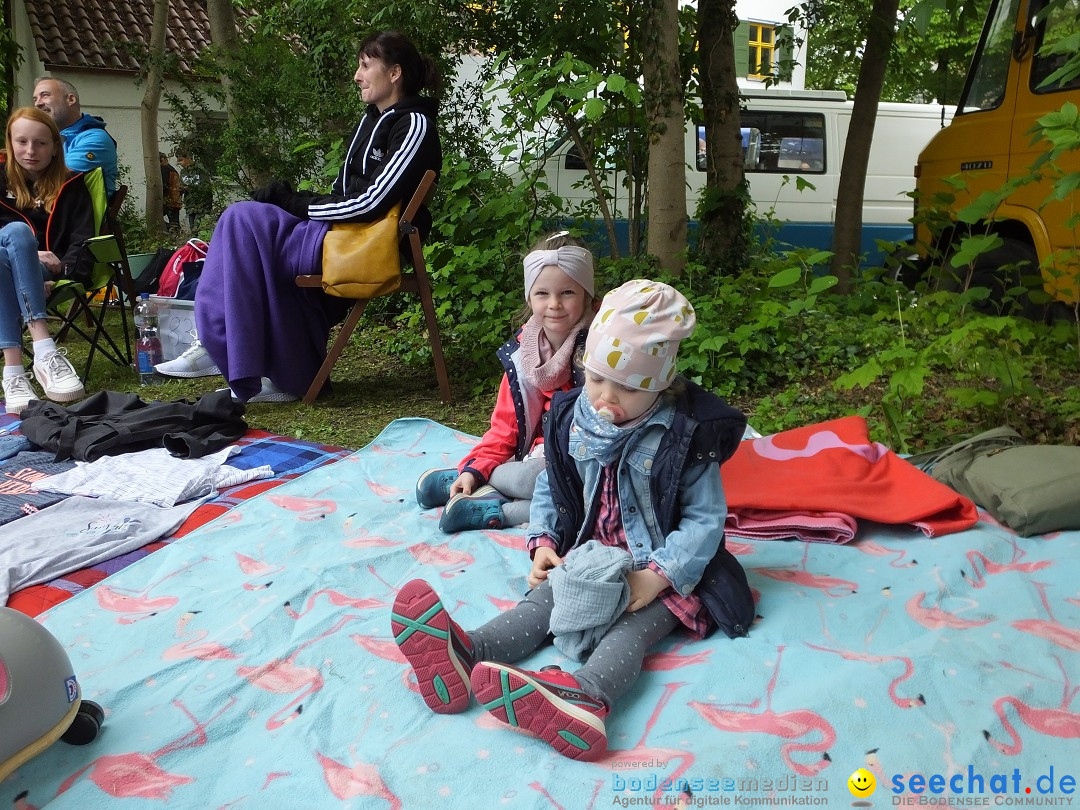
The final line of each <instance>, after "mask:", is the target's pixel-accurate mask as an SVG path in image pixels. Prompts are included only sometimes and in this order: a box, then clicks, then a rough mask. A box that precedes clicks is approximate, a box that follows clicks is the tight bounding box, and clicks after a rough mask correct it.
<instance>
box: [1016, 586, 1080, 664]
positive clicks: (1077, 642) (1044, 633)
mask: <svg viewBox="0 0 1080 810" xmlns="http://www.w3.org/2000/svg"><path fill="white" fill-rule="evenodd" d="M1031 584H1032V585H1034V586H1035V588H1036V590H1038V592H1039V599H1040V601H1041V602H1042V604H1043V609H1044V610H1045V611H1046V615H1047V616H1049V617H1050V618H1049V620H1047V619H1021V620H1020V621H1016V622H1013V623H1012V626H1013V627H1015V628H1016V629H1017V630H1020V631H1021V632H1024V633H1031V634H1032V635H1035V636H1038V637H1039V638H1044V639H1046V640H1047V641H1049V642H1051V643H1052V644H1057V645H1058V646H1059V647H1064V648H1065V649H1067V650H1072V651H1073V652H1078V651H1080V630H1077V629H1076V628H1075V627H1066V626H1065V625H1063V624H1062V623H1061V622H1059V621H1058V620H1057V619H1055V618H1054V613H1053V611H1052V610H1050V601H1049V600H1048V599H1047V598H1046V583H1045V582H1035V581H1034V580H1032V582H1031Z"/></svg>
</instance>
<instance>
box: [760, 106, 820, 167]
mask: <svg viewBox="0 0 1080 810" xmlns="http://www.w3.org/2000/svg"><path fill="white" fill-rule="evenodd" d="M741 123H742V127H743V131H744V132H749V131H750V130H757V131H758V132H760V133H761V141H760V146H759V151H758V156H757V163H756V165H755V166H749V167H747V171H751V172H784V173H787V172H799V173H803V174H821V173H823V172H824V171H825V116H824V115H820V114H818V113H796V112H766V111H758V110H743V112H742V118H741ZM747 143H748V139H746V138H744V148H745V144H747Z"/></svg>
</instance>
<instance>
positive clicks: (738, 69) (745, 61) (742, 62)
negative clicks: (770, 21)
mask: <svg viewBox="0 0 1080 810" xmlns="http://www.w3.org/2000/svg"><path fill="white" fill-rule="evenodd" d="M732 37H733V38H734V40H735V75H736V76H746V75H748V74H749V73H750V26H749V25H748V24H747V23H746V21H745V20H739V25H738V27H736V29H735V31H734V32H733V33H732Z"/></svg>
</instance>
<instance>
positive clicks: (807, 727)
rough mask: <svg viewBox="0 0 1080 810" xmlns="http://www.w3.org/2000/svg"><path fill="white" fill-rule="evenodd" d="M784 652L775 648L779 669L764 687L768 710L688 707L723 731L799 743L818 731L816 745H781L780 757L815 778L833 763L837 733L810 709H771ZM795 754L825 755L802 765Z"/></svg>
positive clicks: (801, 773) (692, 704) (753, 706)
mask: <svg viewBox="0 0 1080 810" xmlns="http://www.w3.org/2000/svg"><path fill="white" fill-rule="evenodd" d="M783 652H784V647H783V646H780V647H777V648H776V653H777V655H776V668H775V669H774V670H773V674H772V677H771V678H770V679H769V683H768V685H767V686H766V687H765V711H763V712H742V711H731V710H729V709H727V708H725V707H724V706H721V705H717V704H710V703H699V702H698V701H691V702H690V703H689V704H688V705H689V706H690V707H691V708H692V709H695V710H696V711H697V712H698V714H700V715H701V716H702V717H704V718H705V719H706V720H707V721H708V722H709V723H711V724H712V725H713V726H715V727H716V728H718V729H720V730H722V731H749V732H758V733H761V734H771V735H773V736H775V737H780V738H782V739H785V740H797V739H799V738H801V737H805V736H806V735H807V734H811V733H813V732H815V731H816V732H817V733H818V734H819V735H820V738H819V739H818V740H817V742H802V743H800V742H786V743H784V744H783V745H781V746H780V756H781V758H782V759H783V760H784V764H785V765H787V766H788V767H789V768H790V769H791V770H793V771H794V772H795V773H797V774H798V775H799V776H815V775H817V774H818V773H820V772H821V771H822V770H824V769H825V768H827V767H828V766H829V765H830V764H831V762H832V759H831V758H830V757H829V752H828V749H829V748H830V747H831V746H832V744H833V743H835V742H836V731H835V730H834V729H833V727H832V725H831V724H830V723H829V721H827V720H826V719H825V718H824V717H822V716H821V715H820V714H818V713H817V712H812V711H810V710H809V709H796V710H794V711H789V712H774V711H773V710H772V693H773V689H774V688H775V687H776V679H777V677H778V675H779V674H780V658H781V656H782V655H783ZM760 703H761V701H760V699H759V700H755V701H754V702H753V703H750V704H748V705H747V704H734V705H737V706H746V708H750V709H756V708H757V707H758V705H759V704H760ZM796 751H812V752H817V751H820V752H822V758H821V759H820V760H818V761H816V762H813V763H811V764H809V765H803V764H801V763H798V762H795V761H794V760H793V759H792V756H791V755H792V753H794V752H796Z"/></svg>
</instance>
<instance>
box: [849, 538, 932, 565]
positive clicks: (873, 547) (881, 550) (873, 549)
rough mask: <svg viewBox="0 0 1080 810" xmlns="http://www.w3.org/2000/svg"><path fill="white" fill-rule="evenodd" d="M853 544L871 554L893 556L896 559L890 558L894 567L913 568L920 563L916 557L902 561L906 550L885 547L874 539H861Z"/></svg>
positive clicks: (890, 563)
mask: <svg viewBox="0 0 1080 810" xmlns="http://www.w3.org/2000/svg"><path fill="white" fill-rule="evenodd" d="M852 545H853V546H854V548H855V550H856V551H861V552H862V553H863V554H871V555H873V556H875V557H893V558H894V559H892V560H889V565H891V566H892V567H893V568H911V567H912V566H914V565H918V564H919V562H918V560H914V559H912V560H908V561H907V562H901V560H903V559H904V557H906V556H907V552H906V551H904V550H902V549H898V548H885V546H883V545H881V544H880V543H875V542H874V541H873V540H860V541H859V542H858V543H853V544H852Z"/></svg>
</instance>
